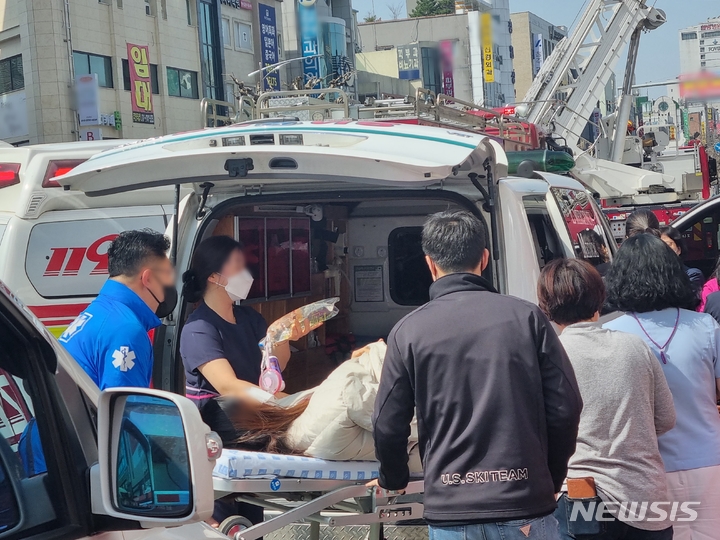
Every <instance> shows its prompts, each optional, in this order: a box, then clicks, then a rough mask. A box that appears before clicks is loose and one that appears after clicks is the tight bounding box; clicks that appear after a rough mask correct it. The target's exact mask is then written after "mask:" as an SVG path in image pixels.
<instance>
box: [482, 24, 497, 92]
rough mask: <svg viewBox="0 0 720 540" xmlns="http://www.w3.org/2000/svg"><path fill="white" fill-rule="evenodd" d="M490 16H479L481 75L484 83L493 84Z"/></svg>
mask: <svg viewBox="0 0 720 540" xmlns="http://www.w3.org/2000/svg"><path fill="white" fill-rule="evenodd" d="M492 26H493V21H492V14H490V13H483V14H481V15H480V39H481V40H482V49H483V75H484V77H485V82H486V83H492V82H495V56H494V54H493V28H492Z"/></svg>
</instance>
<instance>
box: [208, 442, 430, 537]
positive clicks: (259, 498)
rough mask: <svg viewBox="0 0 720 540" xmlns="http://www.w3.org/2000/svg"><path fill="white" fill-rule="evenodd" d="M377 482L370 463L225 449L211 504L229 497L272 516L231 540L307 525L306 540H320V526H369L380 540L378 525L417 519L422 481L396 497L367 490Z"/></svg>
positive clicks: (215, 475)
mask: <svg viewBox="0 0 720 540" xmlns="http://www.w3.org/2000/svg"><path fill="white" fill-rule="evenodd" d="M377 476H378V464H377V463H375V462H368V461H326V460H322V459H317V458H309V457H304V456H288V455H279V454H268V453H262V452H248V451H244V450H228V449H225V450H223V453H222V456H221V457H220V458H219V459H218V460H217V463H216V465H215V470H214V472H213V485H214V489H215V498H216V499H220V498H224V497H228V496H230V497H233V498H234V499H235V500H236V501H238V502H244V503H250V504H254V505H257V506H260V507H262V508H264V509H266V510H269V511H271V512H272V513H276V514H277V515H276V516H275V517H272V518H270V519H268V520H267V521H264V522H263V523H260V524H257V525H254V526H250V527H248V528H245V529H242V530H239V531H238V532H235V533H233V536H234V539H235V540H256V539H257V538H260V537H261V536H264V535H269V534H271V533H273V532H274V531H277V530H279V529H281V528H283V527H286V526H288V525H292V524H295V523H310V539H311V540H318V539H319V535H320V525H326V526H329V527H343V526H350V525H369V526H370V535H369V539H368V540H381V538H382V525H383V524H385V523H398V522H403V521H414V520H421V519H422V515H423V503H422V492H423V481H422V479H413V480H412V481H411V482H410V484H409V485H408V487H407V489H406V490H405V492H404V494H398V493H396V492H388V491H385V490H382V489H376V488H371V487H367V485H366V484H367V483H368V482H369V481H370V480H372V479H374V478H377ZM228 529H229V526H228ZM221 531H222V532H225V533H226V534H228V532H229V531H228V530H223V528H221Z"/></svg>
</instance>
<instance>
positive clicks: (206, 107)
mask: <svg viewBox="0 0 720 540" xmlns="http://www.w3.org/2000/svg"><path fill="white" fill-rule="evenodd" d="M221 107H223V108H225V109H226V110H227V114H222V113H219V112H218V109H219V108H221ZM237 117H238V110H237V106H236V105H234V104H232V103H230V102H229V101H221V100H219V99H209V98H203V99H202V101H200V122H201V125H202V127H203V128H206V127H217V126H219V125H220V126H226V125H228V124H232V123H235V122H237V121H238V118H237ZM218 121H220V122H222V123H221V124H218Z"/></svg>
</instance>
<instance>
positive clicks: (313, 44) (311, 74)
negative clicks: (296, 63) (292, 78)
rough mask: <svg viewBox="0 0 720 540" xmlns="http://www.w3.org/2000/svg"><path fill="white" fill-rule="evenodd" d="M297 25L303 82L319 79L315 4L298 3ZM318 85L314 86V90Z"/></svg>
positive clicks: (317, 25)
mask: <svg viewBox="0 0 720 540" xmlns="http://www.w3.org/2000/svg"><path fill="white" fill-rule="evenodd" d="M298 23H299V25H300V41H301V43H302V55H303V58H304V60H303V74H304V76H305V82H306V83H307V82H308V81H309V80H311V79H315V78H319V77H320V61H319V58H318V56H317V54H318V27H319V24H318V16H317V12H316V11H315V2H312V3H311V2H308V1H307V0H305V1H302V2H298ZM318 86H319V85H315V87H314V88H316V87H318Z"/></svg>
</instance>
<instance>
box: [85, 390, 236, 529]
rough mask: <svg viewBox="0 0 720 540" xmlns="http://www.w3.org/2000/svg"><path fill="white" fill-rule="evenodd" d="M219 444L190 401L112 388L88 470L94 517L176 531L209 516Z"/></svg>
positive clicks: (104, 396)
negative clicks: (95, 453) (93, 461)
mask: <svg viewBox="0 0 720 540" xmlns="http://www.w3.org/2000/svg"><path fill="white" fill-rule="evenodd" d="M221 451H222V442H221V441H220V439H219V437H218V436H217V435H216V434H215V433H213V432H211V431H210V429H209V428H208V427H207V426H206V425H205V423H203V421H202V419H201V418H200V413H199V412H198V410H197V407H196V406H195V405H194V404H193V403H192V402H191V401H190V400H189V399H187V398H185V397H182V396H179V395H177V394H171V393H169V392H163V391H160V390H147V389H141V388H113V389H109V390H105V391H104V392H102V393H101V394H100V400H99V402H98V461H99V462H98V463H97V464H96V465H94V466H93V467H92V469H91V476H90V478H91V491H92V506H93V513H94V514H101V515H107V516H112V517H116V518H123V519H131V520H134V521H137V522H139V523H140V525H141V526H143V527H146V528H149V527H157V526H165V527H168V526H170V527H171V526H174V525H182V524H185V523H190V522H194V521H202V520H205V519H207V518H209V517H210V516H211V515H212V510H213V503H214V495H213V486H212V470H213V467H214V466H215V459H216V458H217V457H218V456H219V455H220V452H221Z"/></svg>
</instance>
